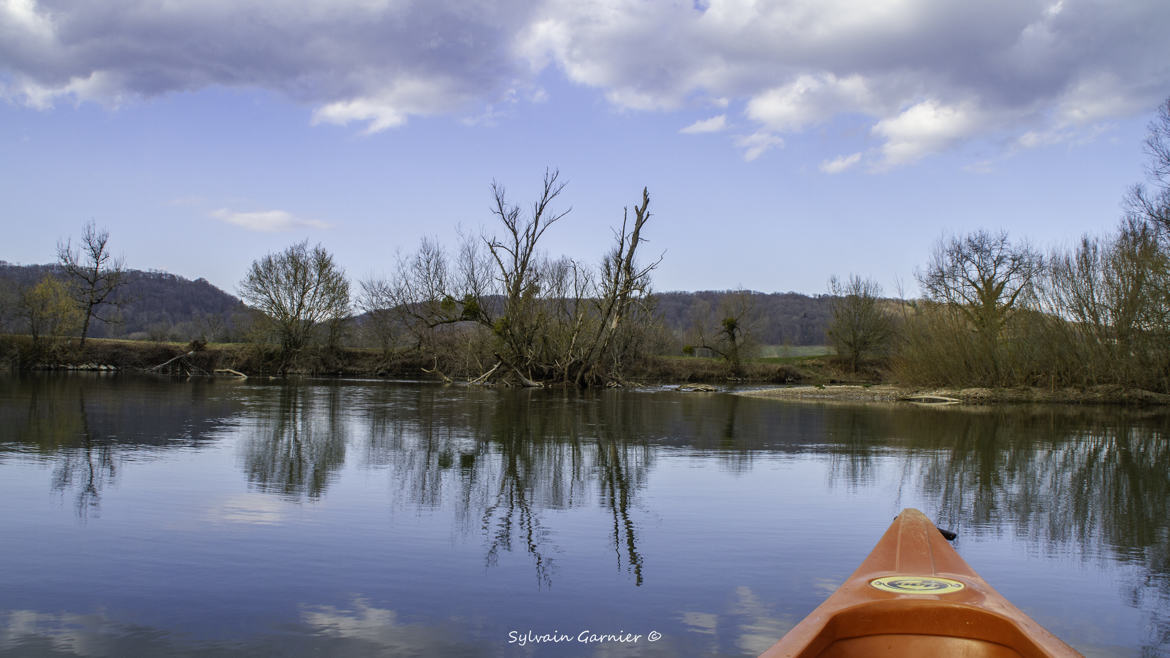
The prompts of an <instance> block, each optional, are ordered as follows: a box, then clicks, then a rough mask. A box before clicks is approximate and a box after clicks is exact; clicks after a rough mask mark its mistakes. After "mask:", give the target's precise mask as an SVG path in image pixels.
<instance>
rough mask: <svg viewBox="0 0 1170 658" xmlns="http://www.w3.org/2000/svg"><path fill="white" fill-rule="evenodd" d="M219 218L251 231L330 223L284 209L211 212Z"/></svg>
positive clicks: (288, 229) (316, 226)
mask: <svg viewBox="0 0 1170 658" xmlns="http://www.w3.org/2000/svg"><path fill="white" fill-rule="evenodd" d="M211 216H212V217H215V218H216V219H218V220H221V221H224V222H227V223H229V224H235V225H236V226H242V227H244V228H246V229H248V230H249V231H260V232H264V233H273V232H276V231H292V230H297V229H306V228H308V229H327V228H330V225H329V224H327V223H325V222H322V221H319V220H316V219H303V218H300V217H297V216H295V215H293V214H291V213H289V212H286V211H284V210H261V211H256V212H235V211H232V210H228V209H227V208H220V209H219V210H215V211H213V212H212V213H211Z"/></svg>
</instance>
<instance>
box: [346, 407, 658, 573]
mask: <svg viewBox="0 0 1170 658" xmlns="http://www.w3.org/2000/svg"><path fill="white" fill-rule="evenodd" d="M367 402H368V404H364V405H363V409H364V413H365V414H366V416H367V422H368V426H369V428H370V442H369V446H368V448H367V451H366V458H367V461H369V462H370V463H371V464H374V465H382V466H386V467H387V468H389V469H390V470H391V472H392V474H393V479H394V481H395V482H396V483H397V484H398V486H399V488H400V493H401V494H402V495H403V496H404V497H405V498H406V499H407V500H410V501H411V502H412V503H413V504H415V505H419V506H423V507H432V508H434V507H438V506H440V505H442V504H443V503H444V501H446V502H447V503H448V504H454V505H455V515H456V518H457V519H459V522H460V524H461V526H462V527H463V528H464V530H465V531H471V530H472V529H473V528H474V529H475V530H476V531H478V532H480V533H482V534H483V537H484V542H485V546H486V554H485V562H486V563H487V564H488V565H489V566H492V565H496V564H498V562H499V559H500V557H501V555H502V554H503V553H508V552H512V551H513V550H523V551H524V552H526V553H527V554H528V556H529V558H530V560H531V562H532V565H533V568H534V570H535V572H536V578H537V582H538V584H539V585H540V586H541V587H548V586H550V585H551V583H552V575H553V572H554V560H553V558H552V554H553V553H555V552H556V549H555V547H554V546H553V545H552V542H553V540H554V537H553V534H552V533H551V532H550V530H549V528H548V527H547V526H546V525H545V524H544V523H543V521H542V515H543V513H544V512H546V511H547V510H564V509H570V508H584V507H589V506H592V505H598V506H600V507H601V508H603V509H606V510H607V511H608V512H609V513H610V515H611V517H612V537H611V539H612V541H613V545H614V550H615V553H616V556H617V564H618V569H620V570H624V571H626V572H628V573H630V574H631V576H632V577H633V579H634V582H635V584H637V585H641V584H642V580H643V559H642V556H641V554H640V553H639V552H638V547H637V527H636V524H635V522H634V519H633V517H632V515H631V510H632V508H633V507H634V505H635V499H636V496H637V492H638V490H640V489H641V488H642V487H643V486H644V484H645V480H646V474H647V472H648V469H649V467H650V461H651V454H652V453H651V450H650V446H649V444H648V442H647V440H646V439H645V437H647V436H648V434H647V433H646V432H644V431H642V430H643V429H644V427H645V424H646V420H647V418H646V417H645V415H644V414H642V413H641V412H640V410H639V405H638V404H637V403H636V401H634V400H631V399H630V398H628V397H623V396H612V395H611V396H581V395H580V394H578V393H577V392H576V391H511V390H498V391H497V390H483V389H456V390H452V389H440V388H426V387H420V388H416V389H413V390H412V391H411V393H410V394H408V395H396V396H394V397H392V398H390V399H385V400H370V401H367ZM638 437H642V438H641V439H639V438H638Z"/></svg>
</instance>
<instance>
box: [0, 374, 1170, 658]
mask: <svg viewBox="0 0 1170 658" xmlns="http://www.w3.org/2000/svg"><path fill="white" fill-rule="evenodd" d="M1168 430H1170V417H1168V416H1166V415H1164V414H1161V413H1151V412H1138V411H1123V410H1101V409H1096V410H1091V409H1071V410H1070V409H1053V408H1043V409H1038V408H1012V409H1008V410H1004V409H995V410H990V409H983V410H976V411H960V410H955V409H929V408H901V407H899V408H865V407H849V406H818V405H798V404H789V403H783V402H777V401H770V400H755V399H748V398H739V397H734V396H729V395H711V394H679V393H672V392H606V393H599V394H590V395H579V394H577V393H575V392H564V391H552V392H550V391H497V390H481V389H470V390H469V389H466V388H441V387H437V386H431V385H412V384H389V383H384V382H301V383H295V384H288V383H270V382H255V381H247V382H224V381H218V382H200V381H193V382H177V381H171V380H165V379H145V378H132V377H125V376H117V377H99V376H92V377H83V376H43V377H33V378H18V377H0V501H2V503H3V508H2V510H0V655H19V656H24V655H82V656H122V655H179V656H187V655H199V656H204V655H239V654H258V655H292V656H296V655H337V656H350V655H352V656H370V655H387V656H410V655H418V656H431V655H453V656H458V655H465V656H497V655H507V656H511V655H535V656H593V655H597V656H620V655H645V656H707V655H719V656H738V655H744V656H754V655H756V654H757V653H759V652H760V651H762V650H763V649H765V648H767V647H768V646H769V645H770V644H771V643H773V642H775V641H776V639H778V638H779V637H780V636H781V635H782V634H783V633H784V632H785V631H786V630H788V629H789V628H791V626H792V625H793V624H795V623H796V622H797V621H799V620H800V619H801V618H802V617H803V616H804V615H805V614H807V613H808V612H809V611H810V610H811V609H812V608H813V607H815V606H816V605H817V604H818V603H819V602H820V601H821V600H822V599H823V598H824V597H825V596H826V595H827V594H828V593H829V592H831V591H832V590H833V589H834V588H835V587H836V586H837V585H838V584H840V583H841V582H842V581H843V580H844V579H845V578H846V577H847V576H848V575H849V574H850V573H851V572H852V571H853V569H854V568H855V567H856V566H857V565H858V563H859V562H860V561H861V559H862V558H863V557H864V556H865V555H866V554H867V553H868V552H869V550H870V549H871V548H872V546H873V544H874V542H876V541H877V538H878V537H879V536H880V535H881V533H882V532H883V531H884V530H885V528H886V527H887V526H888V525H889V522H890V520H891V519H892V518H893V517H894V515H896V514H897V513H898V511H899V510H900V509H901V508H903V507H918V508H920V509H922V510H923V511H924V512H926V513H927V514H928V515H930V516H932V517H934V518H935V519H936V520H937V521H938V522H939V524H940V525H942V526H944V527H950V528H953V529H955V530H957V531H958V532H959V535H960V537H959V540H958V541H957V542H956V548H957V549H958V550H959V552H960V554H961V555H962V556H963V557H964V558H965V559H966V560H967V561H968V562H969V563H970V564H971V565H972V566H973V567H975V569H976V570H978V571H979V572H980V573H981V575H983V576H984V577H985V578H986V579H987V580H988V581H990V582H991V583H992V584H993V585H994V586H995V587H996V588H997V589H999V590H1000V591H1001V592H1002V593H1003V594H1005V595H1006V596H1007V597H1008V598H1009V599H1011V600H1012V601H1013V602H1015V603H1016V604H1017V605H1018V606H1019V607H1021V608H1023V609H1024V610H1025V611H1026V612H1028V613H1029V614H1030V615H1032V616H1033V617H1034V618H1036V619H1037V620H1038V621H1039V622H1040V623H1042V624H1044V625H1045V626H1047V627H1048V628H1049V629H1050V630H1052V631H1053V632H1055V633H1056V634H1057V635H1059V636H1061V637H1062V638H1063V639H1065V640H1066V641H1067V642H1069V643H1070V644H1072V645H1073V646H1075V647H1077V648H1078V649H1079V650H1081V651H1082V652H1084V653H1086V654H1089V655H1120V656H1161V655H1170V518H1168V517H1170V509H1168V507H1170V442H1168V440H1167V431H1168ZM582 632H588V633H586V634H585V635H582ZM537 635H544V636H546V637H545V640H546V641H543V642H526V643H525V644H523V646H522V641H524V640H527V639H528V638H530V637H532V636H537ZM591 635H596V636H605V635H610V636H615V635H629V636H638V637H636V638H624V639H626V641H617V640H615V639H613V638H609V639H608V640H607V639H606V638H603V637H596V638H594V637H592V636H591ZM652 636H657V637H658V638H659V639H657V641H655V642H651V641H650V637H652ZM595 639H596V640H597V641H593V640H595ZM553 640H560V641H553Z"/></svg>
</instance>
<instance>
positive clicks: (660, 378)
mask: <svg viewBox="0 0 1170 658" xmlns="http://www.w3.org/2000/svg"><path fill="white" fill-rule="evenodd" d="M195 347H198V349H197V350H195V349H194V348H195ZM192 351H194V353H191V352H192ZM185 354H189V356H187V357H186V358H185V359H184V362H185V363H189V364H190V365H192V366H194V367H195V368H197V369H199V370H202V371H206V372H213V371H215V370H217V369H225V368H230V369H232V370H236V371H239V372H242V373H244V374H246V375H249V376H256V375H259V376H271V375H276V374H277V373H278V372H280V371H281V366H282V365H283V364H282V362H281V358H280V354H279V353H278V351H277V350H276V349H275V348H272V347H267V346H263V345H255V344H250V343H208V344H206V345H202V346H193V345H191V344H187V343H176V342H157V341H132V340H119V339H90V340H88V341H86V344H85V347H84V348H81V347H79V346H78V345H77V342H76V341H73V340H70V341H57V342H54V343H46V342H43V341H42V342H41V343H40V344H37V345H34V343H33V341H32V340H31V339H30V338H29V337H27V336H19V335H3V336H0V363H6V364H8V366H9V367H10V368H11V369H13V370H57V369H70V368H88V367H91V366H106V367H111V368H114V369H116V370H121V371H144V370H148V369H151V368H153V367H155V366H158V365H160V364H163V363H166V362H167V361H169V360H171V359H174V358H175V357H179V356H181V355H185ZM431 365H432V364H430V363H425V362H422V361H420V360H419V359H418V358H416V357H412V356H403V355H386V354H384V353H383V352H381V351H379V350H373V349H363V348H338V349H310V350H305V351H304V352H302V353H301V354H300V355H298V357H297V358H296V360H295V361H294V363H293V364H292V365H291V367H289V368H288V369H287V371H288V372H289V373H290V374H301V375H317V376H343V377H388V378H409V379H418V378H423V379H426V378H436V379H438V377H437V376H436V375H433V374H427V373H425V372H424V371H423V370H424V368H428V369H429V367H430V366H431ZM826 367H827V360H826V359H824V358H816V357H791V358H789V357H777V358H771V359H761V360H759V361H758V362H753V363H748V364H744V366H743V367H742V368H740V369H739V371H738V372H736V373H734V374H733V373H732V372H731V370H730V369H729V368H728V366H727V364H726V363H724V362H723V361H720V360H717V359H707V358H699V357H671V356H651V357H646V358H643V359H641V360H639V361H638V362H637V363H635V364H632V366H631V368H630V369H629V371H628V372H627V373H626V380H627V381H628V382H630V383H639V384H641V383H680V384H682V383H705V384H726V383H730V382H744V383H759V384H797V383H817V382H829V381H834V378H833V375H832V374H831V373H830V372H829V371H828V370H826Z"/></svg>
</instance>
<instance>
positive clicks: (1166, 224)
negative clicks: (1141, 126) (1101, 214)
mask: <svg viewBox="0 0 1170 658" xmlns="http://www.w3.org/2000/svg"><path fill="white" fill-rule="evenodd" d="M1145 147H1146V148H1145V151H1146V155H1147V156H1148V157H1149V161H1148V162H1147V163H1146V177H1147V178H1148V179H1149V182H1150V184H1151V185H1152V186H1153V189H1152V190H1148V189H1146V187H1145V186H1143V185H1140V184H1139V185H1135V186H1134V187H1133V188H1132V189H1131V190H1130V192H1129V195H1128V196H1127V198H1126V201H1127V205H1128V206H1129V210H1130V212H1131V213H1133V214H1136V215H1138V216H1139V217H1142V218H1143V219H1144V220H1145V221H1147V222H1149V223H1150V224H1151V225H1153V226H1154V227H1155V228H1157V229H1158V231H1159V232H1160V233H1161V235H1162V238H1163V240H1164V241H1170V98H1167V99H1166V100H1165V101H1163V102H1162V104H1161V105H1159V106H1158V113H1157V116H1155V117H1154V119H1153V121H1151V122H1150V125H1149V133H1148V134H1147V136H1146V143H1145Z"/></svg>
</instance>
